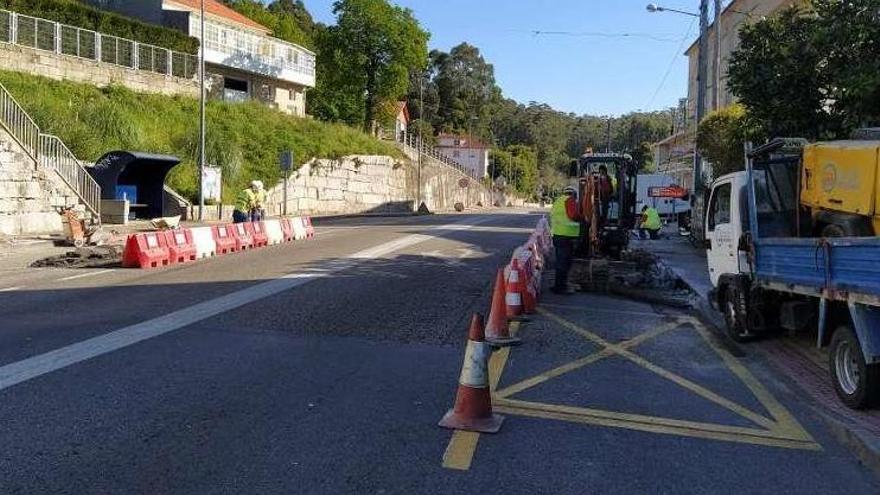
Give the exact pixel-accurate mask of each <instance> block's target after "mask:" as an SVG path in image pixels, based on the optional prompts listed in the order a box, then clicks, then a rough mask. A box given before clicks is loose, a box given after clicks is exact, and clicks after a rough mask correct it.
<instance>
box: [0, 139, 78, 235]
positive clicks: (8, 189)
mask: <svg viewBox="0 0 880 495" xmlns="http://www.w3.org/2000/svg"><path fill="white" fill-rule="evenodd" d="M77 204H78V200H77V198H76V196H75V195H74V193H73V191H71V190H70V189H68V188H67V186H66V185H65V184H64V183H63V182H62V181H61V180H60V179H59V178H57V176H56V175H55V173H54V172H52V171H51V170H47V169H45V168H43V167H38V166H37V164H36V163H35V162H34V161H33V160H32V159H31V158H30V156H28V155H27V154H26V153H25V152H24V150H23V149H22V148H21V147H20V146H19V145H18V143H17V142H16V141H14V140H13V139H12V137H10V136H9V134H8V133H7V132H6V130H5V129H4V128H3V127H0V234H2V235H29V234H50V233H59V232H61V230H62V224H61V216H60V215H59V214H58V213H57V211H56V208H57V207H62V206H76V205H77Z"/></svg>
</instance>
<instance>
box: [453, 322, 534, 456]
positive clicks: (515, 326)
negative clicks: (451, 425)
mask: <svg viewBox="0 0 880 495" xmlns="http://www.w3.org/2000/svg"><path fill="white" fill-rule="evenodd" d="M519 325H520V322H518V321H513V322H511V323H510V335H511V336H514V335H516V334H517V333H518V332H519ZM509 356H510V347H504V348H501V349H499V350H497V351H495V352H493V353H492V357H490V358H489V389H490V390H493V391H494V390H495V388H496V387H497V386H498V381H499V380H501V372H502V371H504V366H505V365H506V364H507V358H508V357H509ZM479 441H480V434H479V433H476V432H472V431H461V430H456V431H455V432H453V433H452V438H450V439H449V445H447V446H446V452H444V453H443V463H442V466H443V467H444V468H446V469H455V470H459V471H467V470H468V469H470V468H471V461H473V458H474V452H475V451H476V450H477V443H478V442H479Z"/></svg>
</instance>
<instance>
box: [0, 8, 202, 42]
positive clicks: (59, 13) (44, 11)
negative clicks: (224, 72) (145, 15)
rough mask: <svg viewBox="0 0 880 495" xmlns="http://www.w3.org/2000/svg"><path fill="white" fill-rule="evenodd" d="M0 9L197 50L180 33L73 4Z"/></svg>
mask: <svg viewBox="0 0 880 495" xmlns="http://www.w3.org/2000/svg"><path fill="white" fill-rule="evenodd" d="M0 9H4V10H11V11H13V12H17V13H19V14H24V15H30V16H33V17H40V18H43V19H48V20H50V21H55V22H60V23H63V24H69V25H71V26H77V27H81V28H83V29H89V30H92V31H97V32H99V33H102V34H108V35H111V36H118V37H120V38H128V39H130V40H134V41H137V42H140V43H149V44H151V45H156V46H161V47H163V48H168V49H170V50H175V51H178V52H183V53H189V54H191V55H195V54H197V53H198V50H199V40H197V39H196V38H191V37H189V36H187V35H185V34H184V33H181V32H180V31H177V30H174V29H170V28H165V27H161V26H154V25H151V24H146V23H144V22H140V21H137V20H134V19H131V18H128V17H124V16H121V15H118V14H114V13H112V12H105V11H102V10H98V9H95V8H93V7H90V6H88V5H84V4H82V3H80V2H78V1H76V0H0Z"/></svg>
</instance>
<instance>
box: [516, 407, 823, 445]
mask: <svg viewBox="0 0 880 495" xmlns="http://www.w3.org/2000/svg"><path fill="white" fill-rule="evenodd" d="M542 406H543V404H542ZM498 411H500V412H503V413H507V414H514V415H517V416H528V417H533V418H542V419H554V420H559V421H569V422H573V423H582V424H590V425H597V426H605V427H612V428H625V429H628V430H636V431H644V432H648V433H661V434H667V435H677V436H684V437H694V438H703V439H707V440H722V441H727V442H737V443H747V444H752V445H764V446H769V447H782V448H789V449H803V450H821V449H822V447H821V446H819V445H818V444H817V443H815V442H804V441H800V440H789V439H785V438H775V437H767V436H758V435H745V434H743V433H726V432H719V431H711V430H707V429H703V428H689V427H680V426H674V425H664V424H655V423H650V422H638V421H628V420H623V419H620V418H616V417H609V416H601V415H589V414H582V413H578V414H569V413H565V412H557V411H549V410H543V409H532V408H521V407H512V406H507V405H500V406H498ZM758 431H761V430H754V432H758Z"/></svg>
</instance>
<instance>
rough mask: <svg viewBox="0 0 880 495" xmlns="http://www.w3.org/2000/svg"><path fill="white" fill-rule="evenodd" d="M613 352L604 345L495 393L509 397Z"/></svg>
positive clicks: (665, 327) (635, 342) (637, 340)
mask: <svg viewBox="0 0 880 495" xmlns="http://www.w3.org/2000/svg"><path fill="white" fill-rule="evenodd" d="M680 326H681V324H680V322H678V321H674V322H672V323H669V324H666V325H663V326H660V327H657V328H656V329H654V330H651V331H650V332H646V333H643V334H641V335H638V336H636V337H634V338H632V339H630V340H627V341H626V342H623V343H621V344H620V346H621V347H622V348H624V349H630V348H633V347H636V346H638V345H639V344H641V343H643V342H646V341H648V340H651V339H653V338H654V337H657V336H658V335H661V334H663V333H666V332H668V331H670V330H674V329H676V328H679V327H680ZM615 354H616V352H615V351H614V350H613V349H609V348H607V347H606V348H605V349H602V350H601V351H598V352H596V353H594V354H590V355H589V356H586V357H583V358H581V359H578V360H576V361H572V362H570V363H567V364H563V365H562V366H559V367H557V368H554V369H552V370H550V371H545V372H544V373H541V374H540V375H537V376H533V377H531V378H528V379H526V380H523V381H521V382H519V383H514V384H513V385H510V386H509V387H505V388H503V389H501V390H499V391H498V392H497V393H496V395H498V396H499V397H510V396H511V395H514V394H518V393H520V392H522V391H523V390H527V389H529V388H532V387H534V386H535V385H540V384H541V383H544V382H546V381H547V380H550V379H551V378H555V377H557V376H560V375H564V374H565V373H569V372H571V371H574V370H577V369H580V368H583V367H584V366H586V365H588V364H592V363H595V362H597V361H600V360H602V359H605V358H607V357H611V356H613V355H615Z"/></svg>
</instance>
